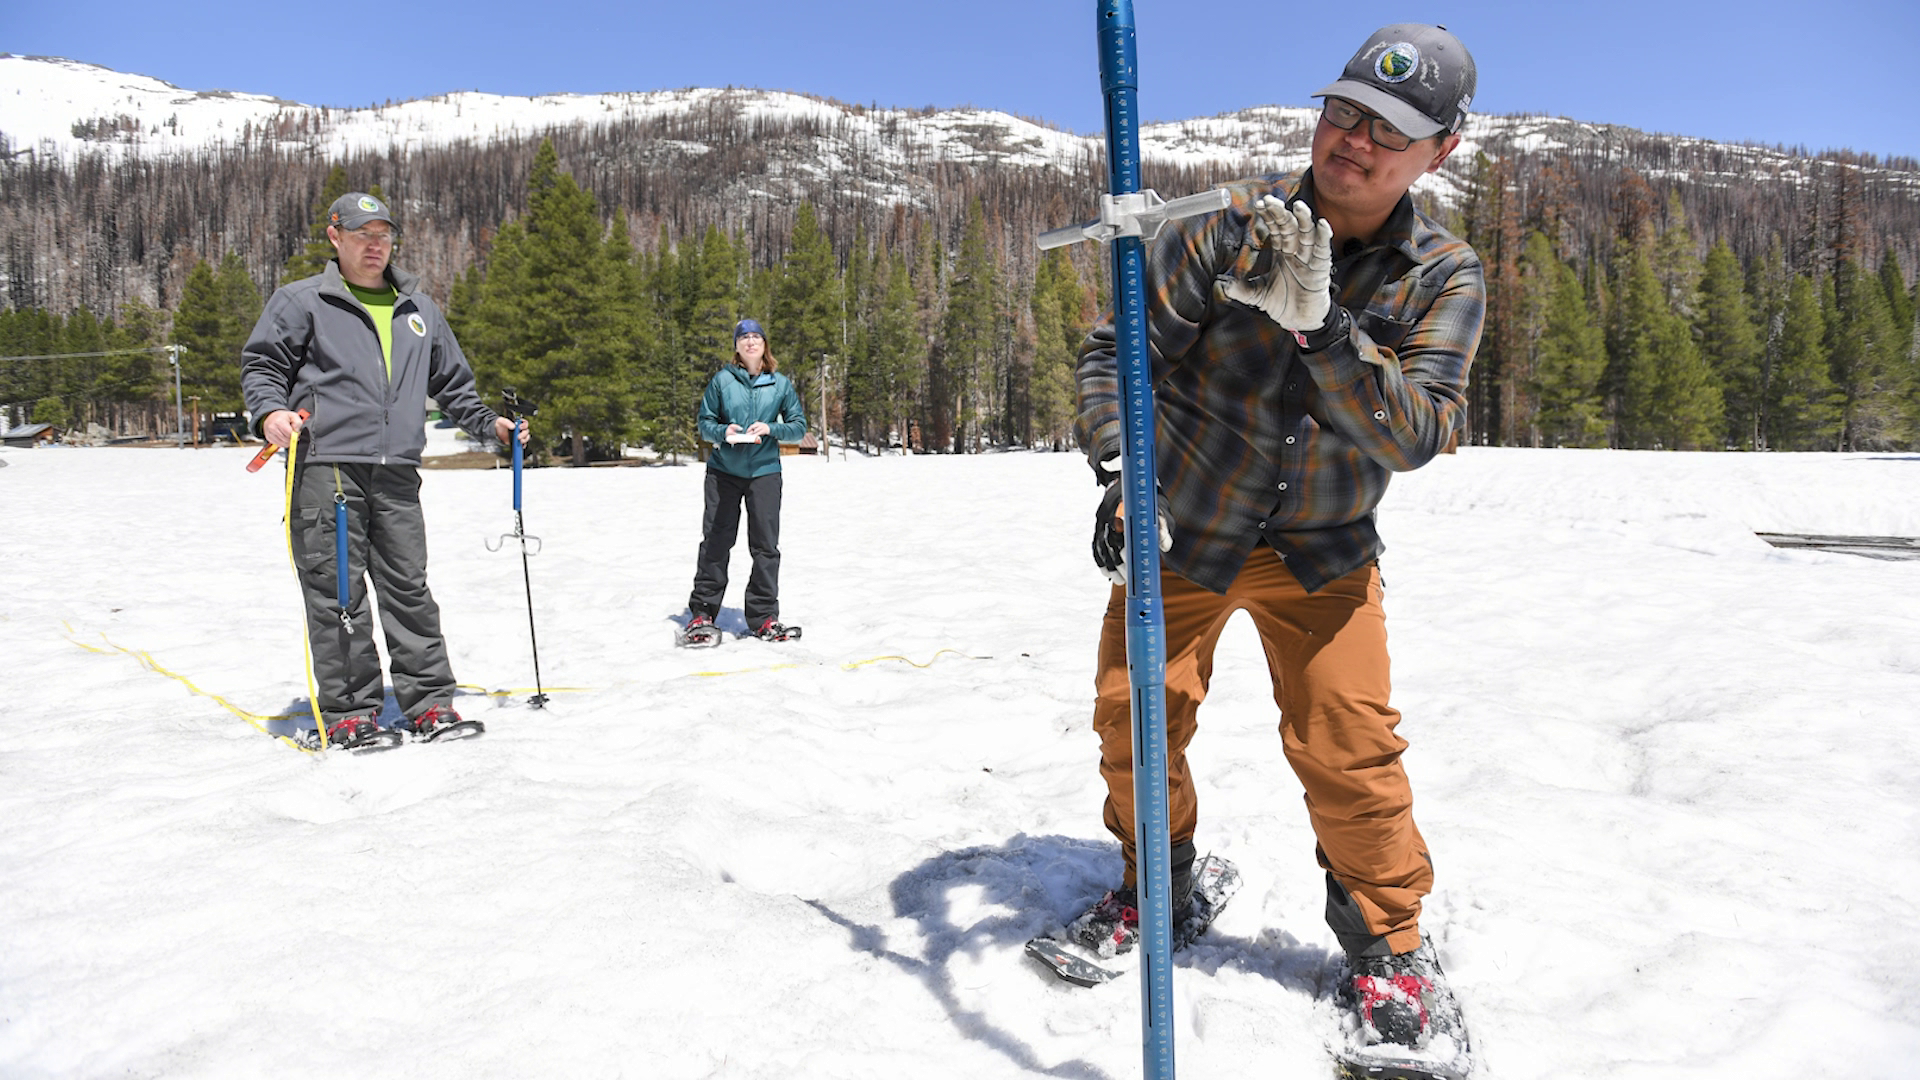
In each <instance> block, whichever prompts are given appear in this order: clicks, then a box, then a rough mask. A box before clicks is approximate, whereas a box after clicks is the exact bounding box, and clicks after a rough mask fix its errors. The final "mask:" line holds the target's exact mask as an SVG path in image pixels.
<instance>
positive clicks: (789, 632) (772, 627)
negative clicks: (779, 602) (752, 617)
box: [753, 619, 800, 641]
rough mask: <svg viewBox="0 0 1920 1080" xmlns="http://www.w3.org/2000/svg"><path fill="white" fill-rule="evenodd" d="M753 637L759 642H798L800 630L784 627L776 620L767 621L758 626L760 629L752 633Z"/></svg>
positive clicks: (793, 627) (794, 627) (795, 627)
mask: <svg viewBox="0 0 1920 1080" xmlns="http://www.w3.org/2000/svg"><path fill="white" fill-rule="evenodd" d="M753 636H754V637H757V638H759V639H760V640H761V641H799V640H800V628H799V627H797V626H786V625H784V624H782V623H781V622H780V620H778V619H768V620H767V621H765V622H763V623H761V624H760V628H759V629H758V630H755V631H754V632H753Z"/></svg>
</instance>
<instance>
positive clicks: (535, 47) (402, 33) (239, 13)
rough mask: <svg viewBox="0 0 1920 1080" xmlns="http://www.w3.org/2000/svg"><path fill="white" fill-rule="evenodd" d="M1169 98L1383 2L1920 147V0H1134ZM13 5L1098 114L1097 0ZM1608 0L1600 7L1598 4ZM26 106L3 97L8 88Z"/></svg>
mask: <svg viewBox="0 0 1920 1080" xmlns="http://www.w3.org/2000/svg"><path fill="white" fill-rule="evenodd" d="M1134 6H1135V19H1136V24H1137V26H1138V34H1139V59H1140V111H1141V115H1142V117H1143V118H1144V119H1146V120H1148V121H1149V122H1157V121H1171V120H1183V119H1190V118H1194V117H1203V116H1213V115H1217V114H1220V113H1224V112H1231V111H1234V110H1238V109H1243V108H1248V107H1251V106H1256V105H1269V104H1279V105H1311V104H1313V103H1314V102H1313V100H1312V98H1311V95H1312V94H1313V92H1314V91H1315V90H1318V89H1320V88H1321V87H1322V86H1324V85H1326V84H1327V83H1329V82H1331V81H1333V79H1334V78H1336V77H1337V76H1338V74H1339V71H1340V68H1341V66H1342V65H1343V64H1344V63H1345V62H1346V60H1347V58H1348V56H1350V55H1351V54H1352V53H1353V51H1354V50H1355V49H1356V48H1357V47H1358V46H1359V45H1360V43H1361V42H1362V41H1363V40H1365V38H1366V37H1367V35H1368V34H1369V33H1371V32H1372V31H1373V30H1374V29H1375V28H1377V27H1379V26H1381V25H1384V24H1386V23H1389V22H1396V21H1425V22H1436V23H1442V24H1445V25H1446V26H1448V27H1449V28H1450V29H1452V30H1453V31H1454V32H1455V33H1456V34H1457V35H1458V36H1459V37H1460V38H1461V40H1462V41H1464V42H1465V43H1466V45H1467V47H1468V48H1469V49H1470V50H1471V51H1472V52H1473V54H1474V57H1475V60H1476V62H1477V64H1478V67H1479V72H1480V86H1479V93H1478V94H1477V96H1476V100H1475V102H1474V111H1475V112H1479V113H1485V114H1505V113H1543V114H1548V115H1557V116H1566V117H1570V118H1572V119H1575V120H1579V121H1584V122H1589V123H1599V124H1620V125H1624V126H1627V127H1633V128H1638V129H1641V130H1643V131H1648V132H1653V133H1660V134H1674V135H1687V136H1696V137H1700V138H1707V139H1714V140H1720V141H1726V142H1752V143H1762V144H1767V145H1784V146H1788V147H1803V148H1805V149H1807V150H1809V151H1812V152H1815V153H1818V152H1822V151H1828V150H1852V151H1856V152H1860V153H1867V154H1874V155H1877V156H1879V157H1883V158H1885V157H1906V158H1920V109H1916V108H1915V105H1916V103H1917V102H1920V94H1916V92H1915V90H1914V88H1913V84H1912V80H1911V76H1910V75H1909V70H1910V68H1911V67H1912V61H1911V60H1910V59H1908V57H1910V56H1911V55H1912V53H1913V52H1914V50H1915V46H1916V43H1920V3H1914V2H1913V0H1906V2H1904V3H1896V2H1886V0H1835V2H1832V3H1828V4H1825V5H1822V6H1821V7H1820V8H1819V9H1818V17H1810V16H1809V12H1808V9H1807V8H1806V7H1805V6H1804V5H1789V4H1786V3H1777V2H1774V0H1759V2H1756V3H1750V4H1744V5H1736V4H1734V3H1731V2H1723V0H1712V2H1687V0H1678V2H1674V0H1669V2H1667V3H1654V2H1651V0H1621V2H1617V3H1614V4H1612V5H1609V6H1607V7H1606V8H1604V9H1594V8H1570V7H1565V6H1562V5H1556V4H1548V3H1540V2H1539V0H1533V2H1529V3H1517V2H1511V0H1503V2H1493V0H1485V2H1440V3H1433V4H1428V5H1425V6H1424V7H1420V6H1419V5H1415V7H1416V8H1417V10H1411V11H1409V10H1403V9H1400V8H1397V7H1388V6H1384V5H1372V4H1366V5H1347V6H1345V7H1336V6H1334V5H1319V6H1317V7H1314V8H1312V9H1307V8H1306V7H1304V6H1303V7H1301V8H1298V9H1289V8H1286V7H1283V6H1280V5H1273V6H1272V7H1270V8H1264V9H1263V8H1260V7H1250V6H1247V5H1241V4H1217V5H1206V6H1204V7H1201V6H1198V5H1194V4H1192V3H1190V2H1189V3H1175V2H1171V0H1135V5H1134ZM191 10H192V17H191V18H184V17H182V15H181V14H180V11H179V9H175V8H166V9H162V8H160V7H158V6H156V5H150V4H135V3H131V2H128V0H72V2H68V3H62V4H55V5H16V6H14V7H12V8H11V9H9V10H7V11H5V12H0V51H5V52H11V53H15V54H24V55H54V56H64V57H68V58H70V59H74V60H80V61H84V62H86V63H91V64H98V65H101V66H103V67H109V68H114V69H116V70H120V71H126V72H131V73H135V74H141V75H149V76H153V77H155V78H159V79H164V80H166V81H167V82H171V83H173V84H175V85H177V86H180V87H182V88H184V89H189V90H233V91H242V92H246V93H255V94H269V95H273V96H277V97H282V98H286V99H289V100H293V101H299V102H304V103H307V104H313V105H332V106H345V107H358V106H365V105H370V104H377V103H380V102H384V101H388V100H393V101H401V100H407V99H412V98H425V97H433V96H436V95H439V94H444V93H449V92H452V91H459V90H481V91H486V92H490V93H499V94H512V95H526V96H531V95H538V94H548V93H602V92H613V91H645V90H668V89H678V88H682V87H688V86H702V87H719V86H749V87H758V88H762V89H768V90H791V91H797V92H801V93H806V94H813V95H817V96H821V97H830V98H835V99H838V100H841V101H845V102H850V103H858V104H874V105H880V106H892V107H901V108H920V107H923V106H929V105H930V106H934V107H939V108H947V107H959V106H973V107H979V108H987V109H996V110H1000V111H1004V112H1008V113H1013V114H1016V115H1020V116H1025V117H1028V118H1030V119H1035V120H1039V121H1042V122H1044V123H1047V124H1049V125H1052V126H1054V127H1057V128H1061V129H1064V130H1068V131H1074V132H1078V133H1081V134H1095V133H1097V132H1099V131H1100V130H1101V125H1102V122H1103V121H1102V102H1101V99H1100V86H1099V71H1098V58H1097V54H1096V45H1095V37H1094V12H1095V3H1094V2H1093V0H1038V2H1033V0H1027V2H1025V3H1021V2H1015V0H976V2H975V3H973V4H971V5H969V6H968V7H966V8H964V9H962V8H956V7H954V6H951V5H938V4H913V3H911V2H908V3H901V2H898V0H893V2H886V0H816V2H814V3H810V4H793V3H773V2H771V0H712V2H710V3H707V4H705V5H684V4H668V3H655V2H651V0H648V2H642V3H637V4H616V3H610V2H607V0H579V2H576V3H572V4H568V5H564V6H558V7H555V8H551V9H547V10H544V11H534V10H532V9H528V8H526V7H524V6H511V7H510V6H508V5H506V4H503V3H499V2H498V0H475V2H474V3H471V4H468V5H465V6H462V7H459V8H454V7H452V6H450V5H449V6H439V5H431V6H427V7H421V8H406V9H400V10H401V11H402V12H403V13H402V14H400V15H399V16H397V17H395V16H391V15H382V14H380V13H378V12H377V11H375V10H373V9H368V10H365V11H361V10H357V9H354V8H351V7H321V6H306V7H297V8H295V7H289V8H283V9H277V10H265V9H262V8H260V7H258V6H255V5H242V4H238V3H233V2H231V0H209V2H207V3H203V4H200V5H197V6H195V7H194V8H193V9H191ZM1596 11H1599V12H1601V13H1600V14H1598V15H1596V14H1594V12H1596ZM3 109H4V106H0V111H3Z"/></svg>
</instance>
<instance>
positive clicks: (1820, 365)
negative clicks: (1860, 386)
mask: <svg viewBox="0 0 1920 1080" xmlns="http://www.w3.org/2000/svg"><path fill="white" fill-rule="evenodd" d="M1780 324H1781V334H1780V359H1779V361H1778V363H1777V364H1776V366H1775V367H1774V371H1773V377H1772V379H1771V380H1769V382H1768V393H1769V400H1768V404H1767V431H1768V433H1769V434H1768V439H1769V445H1770V446H1771V447H1772V448H1773V449H1776V450H1831V449H1833V448H1834V442H1835V440H1836V439H1837V438H1838V437H1839V431H1840V409H1839V405H1838V401H1837V398H1838V394H1837V391H1836V390H1835V389H1834V386H1833V380H1832V378H1831V377H1830V376H1829V375H1828V363H1827V350H1826V343H1825V339H1826V320H1825V317H1824V316H1823V315H1822V314H1821V310H1820V302H1819V300H1818V299H1817V298H1816V296H1815V292H1814V286H1813V281H1812V280H1811V279H1810V278H1808V277H1807V276H1806V275H1804V274H1802V275H1798V276H1796V277H1794V278H1793V280H1792V282H1791V284H1790V285H1789V287H1788V292H1787V304H1786V308H1785V311H1784V312H1783V314H1782V317H1781V320H1780Z"/></svg>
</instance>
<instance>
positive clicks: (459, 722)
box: [400, 705, 487, 742]
mask: <svg viewBox="0 0 1920 1080" xmlns="http://www.w3.org/2000/svg"><path fill="white" fill-rule="evenodd" d="M400 727H401V728H402V729H403V730H405V731H406V732H407V734H409V735H412V736H413V737H414V738H415V739H417V740H419V741H421V742H454V741H456V740H459V739H471V738H473V737H474V736H476V735H479V734H481V733H482V732H484V731H486V730H487V725H485V724H483V723H481V722H480V721H478V720H468V719H465V718H463V717H462V716H461V715H460V714H459V713H457V712H454V711H453V706H451V705H430V706H428V707H427V711H426V712H423V713H421V714H420V715H419V716H415V717H411V718H409V719H406V720H402V721H401V722H400Z"/></svg>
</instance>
